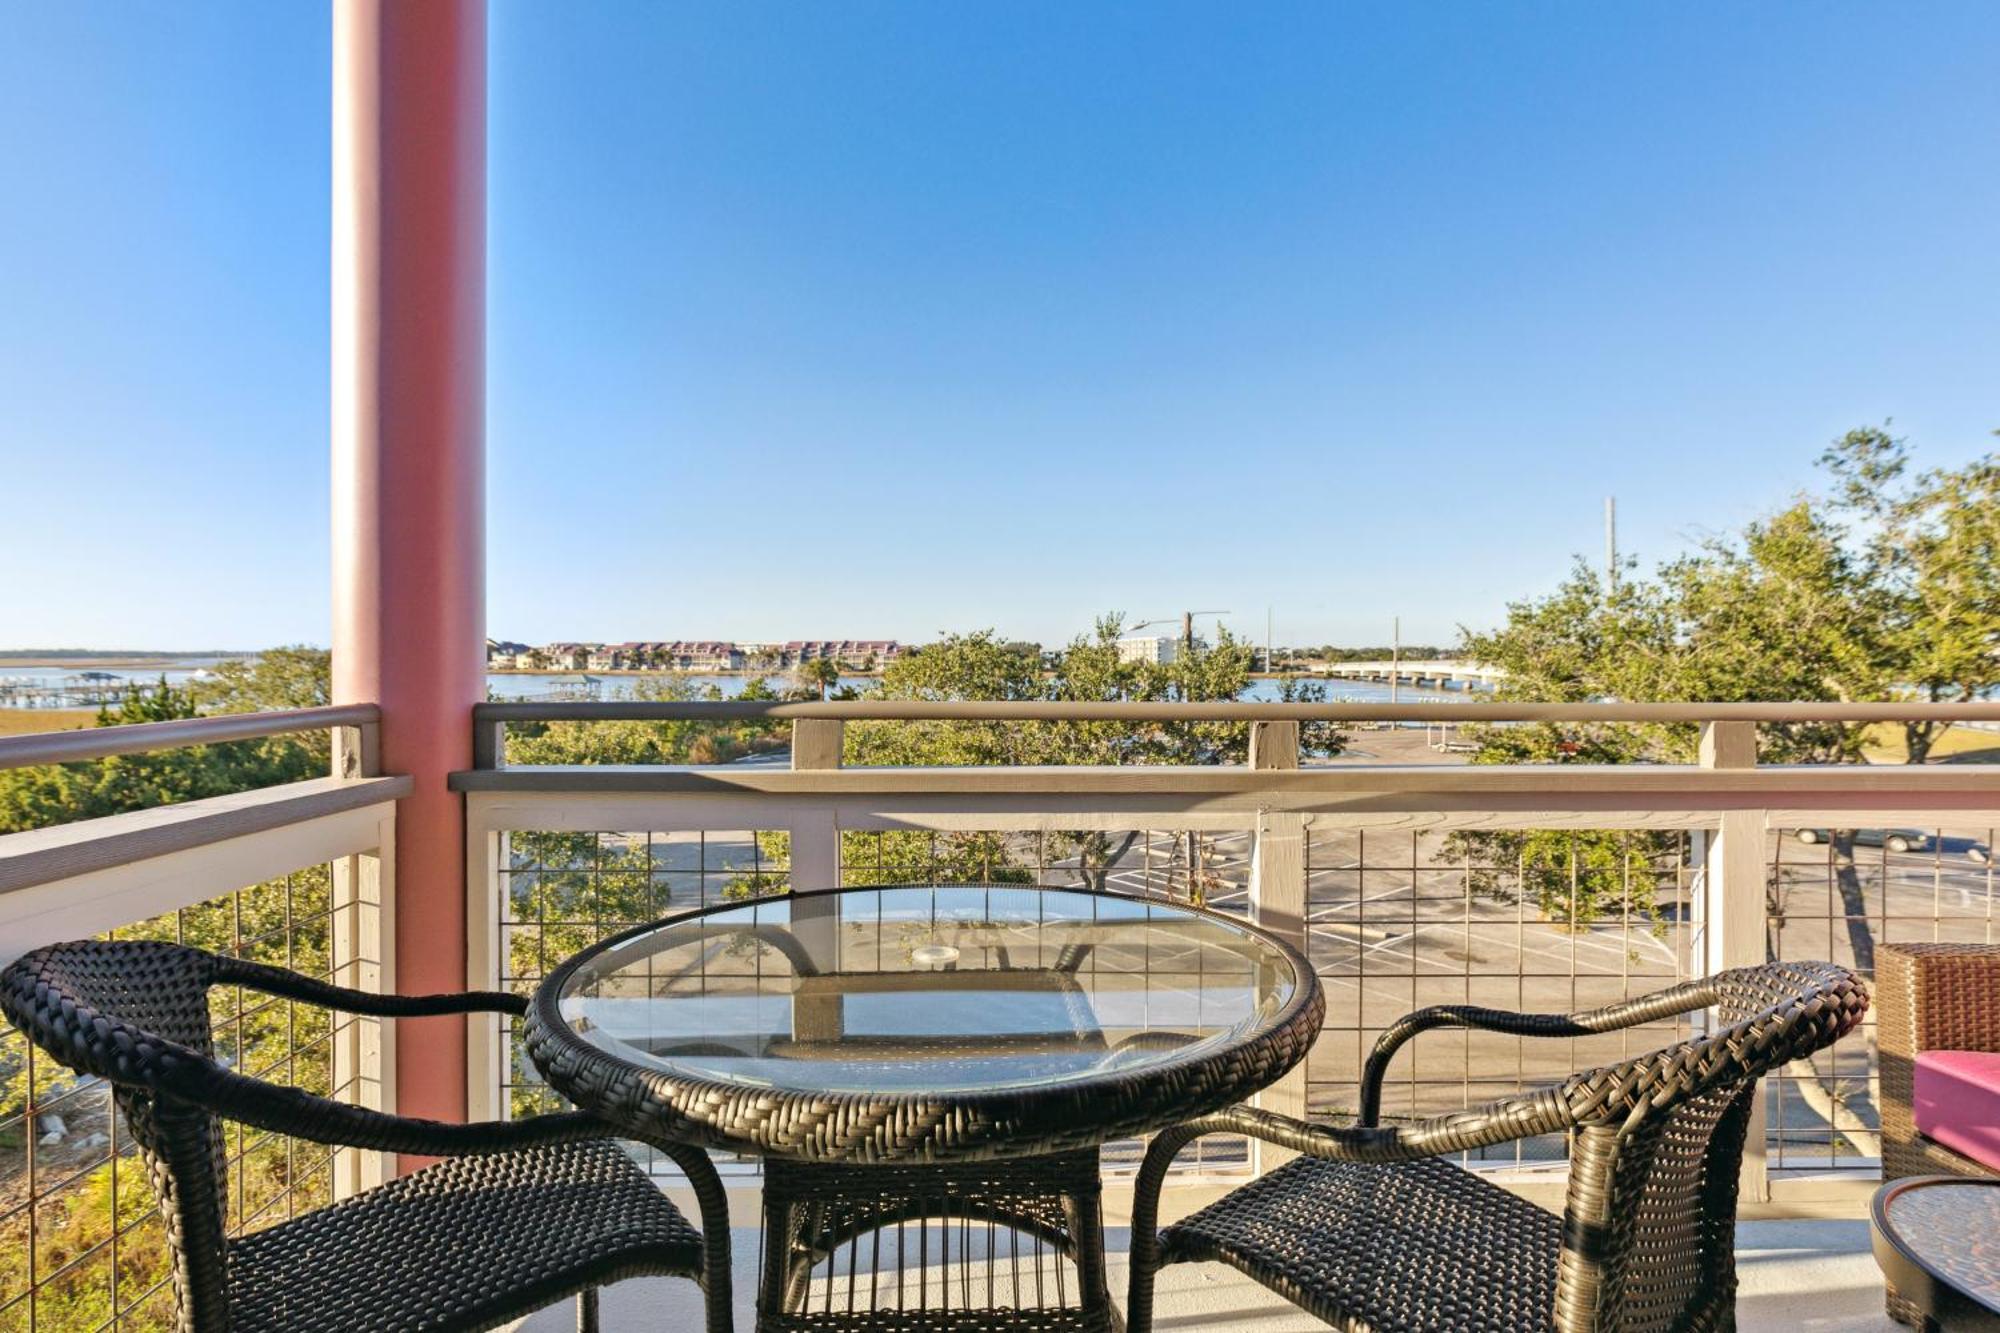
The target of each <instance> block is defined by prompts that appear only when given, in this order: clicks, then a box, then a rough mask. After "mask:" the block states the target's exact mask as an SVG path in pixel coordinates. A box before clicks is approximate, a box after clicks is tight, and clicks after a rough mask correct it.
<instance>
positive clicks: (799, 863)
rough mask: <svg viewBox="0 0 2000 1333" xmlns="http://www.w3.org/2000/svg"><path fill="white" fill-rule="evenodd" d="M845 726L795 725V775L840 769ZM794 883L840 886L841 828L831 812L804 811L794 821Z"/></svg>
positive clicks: (824, 722)
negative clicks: (812, 771) (810, 771)
mask: <svg viewBox="0 0 2000 1333" xmlns="http://www.w3.org/2000/svg"><path fill="white" fill-rule="evenodd" d="M844 730H845V729H844V727H843V726H842V724H841V723H840V721H839V720H838V719H833V720H828V719H825V718H799V719H798V720H796V721H794V722H793V723H792V769H793V771H795V772H804V771H808V770H824V769H831V768H839V767H840V750H841V745H842V743H843V740H844V735H843V733H844ZM791 835H792V869H791V883H792V887H793V888H795V889H832V888H838V887H839V885H840V827H839V824H838V823H837V822H836V821H835V819H834V817H833V812H832V811H831V810H816V809H806V810H801V811H800V812H799V814H798V817H797V818H796V819H794V820H793V822H792V827H791Z"/></svg>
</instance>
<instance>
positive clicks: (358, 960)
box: [329, 808, 396, 1198]
mask: <svg viewBox="0 0 2000 1333" xmlns="http://www.w3.org/2000/svg"><path fill="white" fill-rule="evenodd" d="M376 829H377V833H376V839H375V846H374V848H373V849H372V850H370V851H366V852H360V853H357V854H355V855H352V856H343V857H340V858H339V859H337V860H335V861H334V862H333V863H332V864H333V914H332V915H333V921H332V926H333V930H332V935H333V938H332V940H331V941H330V944H331V946H332V949H331V952H332V957H331V958H330V959H329V962H330V964H331V972H332V977H333V980H334V982H335V984H337V985H341V986H350V987H352V988H353V989H355V990H359V991H367V992H368V993H370V994H372V995H383V994H390V993H393V992H394V991H395V989H396V956H395V955H396V932H395V931H394V930H393V929H391V928H390V923H391V922H392V921H393V920H394V919H395V911H396V888H395V885H396V816H395V812H394V809H393V808H391V809H390V810H388V811H386V812H385V813H384V814H383V815H382V817H381V819H380V820H379V821H378V822H377V825H376ZM334 1021H335V1023H336V1025H337V1026H336V1028H335V1031H334V1042H333V1085H334V1087H336V1088H338V1089H340V1090H341V1095H342V1096H343V1097H344V1098H345V1099H346V1100H347V1101H350V1102H352V1103H354V1104H355V1105H356V1106H365V1107H367V1108H368V1109H369V1110H372V1111H386V1112H390V1113H392V1114H393V1113H394V1112H395V1110H396V1025H395V1023H394V1022H391V1021H388V1020H385V1019H381V1018H371V1017H368V1016H366V1015H363V1014H341V1015H337V1016H336V1018H335V1020H334ZM395 1174H396V1159H395V1156H394V1154H392V1153H385V1152H363V1151H350V1150H342V1151H341V1152H340V1153H337V1154H336V1155H335V1168H334V1177H333V1191H334V1197H335V1198H347V1197H349V1196H351V1195H354V1194H358V1193H360V1192H361V1191H362V1190H365V1189H371V1188H373V1187H374V1186H376V1185H380V1184H382V1183H383V1182H384V1181H387V1180H389V1179H391V1178H393V1177H394V1176H395Z"/></svg>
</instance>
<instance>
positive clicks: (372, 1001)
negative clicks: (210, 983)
mask: <svg viewBox="0 0 2000 1333" xmlns="http://www.w3.org/2000/svg"><path fill="white" fill-rule="evenodd" d="M210 958H211V959H212V960H213V967H214V972H213V979H214V981H215V982H216V983H218V984H222V985H233V986H248V987H250V988H251V989H252V990H260V991H263V992H264V993H266V994H267V995H278V996H282V997H284V998H285V999H288V1000H298V1001H301V1002H303V1003H306V1004H317V1005H324V1006H325V1007H327V1008H329V1009H339V1010H342V1011H343V1012H346V1013H350V1014H368V1015H371V1016H373V1017H377V1018H425V1017H429V1016H431V1015H433V1014H478V1013H501V1014H514V1015H517V1016H518V1015H522V1014H525V1013H527V1012H528V1000H527V997H526V996H523V995H509V994H507V993H505V992H503V991H459V992H455V993H453V994H448V995H377V994H373V993H371V992H368V991H360V990H354V989H352V988H350V987H347V986H336V985H334V984H333V983H332V982H328V981H316V980H314V979H313V978H311V977H305V976H300V975H299V974H298V973H297V972H293V971H289V970H288V969H286V968H282V967H270V966H267V965H266V964H263V963H253V962H249V961H247V960H245V959H241V958H229V957H226V956H224V955H222V954H211V955H210Z"/></svg>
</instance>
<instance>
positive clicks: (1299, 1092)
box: [1250, 722, 1308, 1171]
mask: <svg viewBox="0 0 2000 1333" xmlns="http://www.w3.org/2000/svg"><path fill="white" fill-rule="evenodd" d="M1298 766H1299V724H1298V723H1296V722H1253V723H1251V724H1250V767H1251V768H1253V769H1258V770H1274V769H1293V768H1297V767H1298ZM1250 912H1251V916H1252V918H1253V919H1254V920H1255V921H1256V922H1257V924H1258V925H1260V926H1262V927H1263V928H1264V929H1266V930H1268V931H1270V932H1271V933H1272V934H1274V935H1277V936H1278V937H1280V938H1281V939H1283V940H1285V941H1287V942H1288V943H1290V944H1291V945H1292V946H1293V947H1295V948H1296V949H1298V951H1299V952H1300V953H1307V952H1308V949H1307V941H1306V816H1304V815H1301V814H1297V813H1293V812H1291V811H1281V810H1272V809H1268V808H1259V810H1258V811H1257V845H1256V850H1255V852H1254V854H1253V856H1252V859H1251V863H1250ZM1257 1104H1258V1105H1259V1106H1261V1107H1264V1108H1265V1109H1267V1110H1271V1111H1275V1112H1277V1113H1278V1114H1280V1115H1289V1116H1298V1117H1303V1116H1304V1115H1305V1113H1306V1066H1305V1062H1303V1061H1301V1062H1300V1064H1299V1065H1298V1067H1297V1068H1295V1069H1293V1070H1292V1072H1291V1073H1289V1074H1287V1075H1285V1077H1283V1078H1282V1079H1279V1080H1278V1081H1277V1082H1276V1083H1273V1084H1272V1085H1271V1086H1270V1087H1268V1088H1266V1089H1264V1091H1263V1092H1262V1093H1260V1094H1259V1095H1258V1097H1257ZM1293 1155H1294V1154H1292V1153H1288V1152H1284V1151H1282V1150H1280V1149H1275V1148H1272V1147H1271V1146H1270V1145H1268V1144H1258V1145H1257V1169H1258V1170H1259V1171H1268V1170H1270V1169H1272V1168H1273V1167H1276V1166H1280V1165H1282V1164H1283V1163H1284V1162H1286V1161H1288V1160H1289V1159H1290V1158H1291V1157H1292V1156H1293Z"/></svg>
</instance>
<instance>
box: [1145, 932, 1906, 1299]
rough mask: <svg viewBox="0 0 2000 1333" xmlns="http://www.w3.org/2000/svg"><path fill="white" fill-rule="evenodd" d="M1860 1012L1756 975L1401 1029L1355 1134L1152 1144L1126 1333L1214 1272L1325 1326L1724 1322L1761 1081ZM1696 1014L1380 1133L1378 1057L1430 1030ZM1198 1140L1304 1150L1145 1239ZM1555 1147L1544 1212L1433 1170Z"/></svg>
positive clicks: (1781, 969)
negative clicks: (1552, 1081)
mask: <svg viewBox="0 0 2000 1333" xmlns="http://www.w3.org/2000/svg"><path fill="white" fill-rule="evenodd" d="M1867 1007H1868V995H1867V991H1866V989H1865V987H1864V986H1863V985H1862V983H1861V981H1860V980H1859V979H1858V978H1857V977H1855V976H1854V975H1853V974H1852V973H1850V972H1848V971H1846V970H1845V969H1843V968H1839V967H1836V966H1834V965H1833V964H1831V963H1771V964H1767V965H1766V966H1763V967H1753V968H1743V969H1739V970H1737V971H1733V972H1724V973H1720V974H1718V975H1716V976H1713V977H1708V978H1705V979H1703V980H1700V981H1692V982H1687V983H1685V984H1683V985H1679V986H1675V987H1672V988H1670V989H1668V990H1664V991H1660V992H1658V993H1656V994H1653V995H1648V996H1642V997H1640V998H1638V999H1635V1000H1630V1001H1627V1002H1625V1003H1623V1004H1617V1005H1612V1006H1610V1007H1608V1008H1604V1009H1598V1010H1593V1011H1591V1012H1589V1013H1583V1014H1575V1015H1548V1014H1511V1013H1505V1012H1502V1011H1498V1010H1490V1009H1474V1008H1460V1007H1446V1008H1437V1009H1426V1010H1422V1011H1419V1012H1417V1013H1414V1014H1411V1015H1409V1016H1408V1017H1406V1018H1404V1019H1403V1020H1402V1021H1401V1022H1399V1023H1398V1024H1396V1026H1394V1027H1393V1028H1391V1029H1390V1030H1389V1031H1388V1032H1386V1033H1384V1034H1383V1036H1382V1038H1381V1040H1380V1041H1379V1042H1378V1043H1377V1044H1376V1047H1375V1050H1374V1053H1373V1054H1372V1055H1371V1056H1370V1058H1369V1061H1368V1064H1367V1066H1366V1068H1365V1069H1364V1071H1363V1090H1362V1096H1361V1108H1360V1109H1361V1116H1360V1120H1361V1124H1360V1125H1359V1126H1357V1127H1352V1128H1334V1127H1328V1126H1322V1125H1313V1124H1307V1123H1304V1122H1301V1121H1296V1120H1290V1119H1287V1118H1285V1117H1282V1116H1277V1115H1273V1114H1271V1113H1269V1112H1265V1111H1258V1110H1255V1109H1252V1108H1249V1107H1233V1108H1231V1109H1229V1110H1227V1111H1222V1112H1220V1113H1218V1114H1215V1115H1210V1116H1204V1117H1202V1118H1201V1119H1199V1120H1195V1121H1193V1122H1191V1123H1189V1124H1186V1125H1183V1126H1180V1127H1178V1128H1176V1129H1172V1130H1168V1131H1166V1132H1164V1133H1162V1134H1160V1135H1158V1136H1157V1137H1156V1138H1155V1139H1154V1140H1153V1143H1152V1146H1151V1147H1150V1148H1149V1149H1148V1151H1147V1153H1146V1158H1145V1162H1144V1163H1143V1165H1142V1166H1141V1167H1140V1171H1139V1178H1138V1182H1137V1187H1136V1191H1135V1196H1134V1200H1133V1207H1132V1286H1131V1298H1130V1302H1129V1308H1128V1310H1127V1321H1128V1322H1127V1327H1128V1328H1129V1329H1130V1331H1131V1333H1147V1331H1148V1330H1149V1329H1150V1328H1151V1327H1152V1314H1153V1283H1154V1278H1155V1275H1156V1273H1157V1271H1158V1269H1159V1268H1160V1266H1161V1265H1163V1264H1169V1263H1178V1262H1183V1261H1190V1260H1216V1261H1220V1262H1222V1263H1226V1264H1229V1265H1230V1266H1232V1267H1234V1268H1236V1269H1238V1270H1240V1271H1241V1272H1243V1273H1245V1274H1247V1275H1248V1276H1250V1277H1252V1278H1255V1279H1256V1280H1257V1281H1259V1282H1261V1283H1263V1284H1264V1285H1265V1286H1267V1287H1269V1288H1271V1289H1272V1290H1274V1291H1276V1292H1278V1293H1279V1294H1280V1295H1282V1296H1284V1297H1286V1298H1287V1299H1289V1300H1291V1301H1292V1302H1293V1303H1294V1304H1296V1305H1299V1306H1301V1307H1302V1308H1304V1309H1305V1310H1306V1311H1308V1312H1309V1313H1311V1314H1313V1315H1315V1316H1317V1317H1318V1318H1321V1319H1324V1320H1326V1321H1327V1322H1328V1323H1330V1324H1333V1325H1334V1326H1335V1327H1337V1328H1342V1329H1351V1330H1363V1329H1365V1330H1374V1331H1376V1333H1386V1331H1387V1330H1404V1331H1406V1333H1502V1331H1503V1330H1504V1331H1505V1333H1516V1331H1517V1330H1537V1331H1538V1333H1539V1331H1541V1330H1558V1331H1559V1333H1584V1330H1589V1331H1590V1333H1611V1331H1612V1330H1618V1331H1619V1333H1637V1331H1639V1330H1646V1331H1648V1333H1650V1331H1651V1330H1662V1331H1665V1330H1706V1329H1726V1328H1729V1327H1732V1326H1733V1323H1734V1311H1735V1297H1736V1256H1735V1224H1736V1188H1737V1175H1738V1171H1739V1169H1740V1167H1741V1162H1742V1156H1743V1142H1744V1133H1745V1130H1746V1128H1747V1126H1748V1121H1749V1115H1750V1109H1751V1106H1752V1104H1753V1103H1752V1095H1753V1094H1754V1092H1755V1090H1756V1086H1757V1080H1758V1078H1759V1077H1760V1076H1761V1075H1762V1074H1763V1073H1764V1072H1765V1071H1766V1070H1769V1069H1771V1068H1772V1067H1774V1066H1777V1065H1781V1064H1783V1063H1785V1062H1786V1061H1788V1060H1795V1059H1799V1058H1802V1057H1804V1056H1807V1055H1810V1054H1811V1053H1812V1052H1814V1051H1817V1050H1820V1049H1822V1048H1824V1047H1825V1046H1827V1045H1829V1044H1831V1043H1832V1042H1833V1041H1834V1040H1835V1039H1837V1038H1839V1037H1841V1036H1843V1035H1845V1034H1846V1033H1848V1032H1849V1031H1851V1030H1852V1029H1853V1028H1854V1026H1855V1024H1856V1023H1857V1022H1859V1021H1860V1018H1861V1015H1862V1014H1863V1013H1864V1012H1865V1011H1866V1010H1867ZM1697 1009H1714V1010H1715V1011H1716V1016H1715V1019H1714V1020H1713V1023H1712V1026H1711V1028H1710V1031H1709V1033H1708V1034H1707V1035H1705V1036H1700V1037H1696V1038H1694V1039H1691V1040H1687V1041H1683V1042H1680V1043H1678V1044H1677V1045H1674V1046H1670V1047H1667V1048H1666V1049H1664V1050H1659V1051H1654V1052H1652V1053H1651V1054H1648V1055H1643V1056H1640V1057H1638V1058H1637V1059H1634V1060H1629V1061H1626V1062H1625V1063H1623V1064H1619V1065H1613V1066H1608V1067H1606V1068H1602V1069H1594V1070H1591V1071H1589V1072H1587V1073H1581V1074H1576V1075H1573V1076H1572V1077H1570V1078H1569V1080H1568V1081H1566V1082H1564V1083H1562V1084H1560V1085H1559V1086H1556V1087H1552V1088H1548V1089H1545V1090H1543V1091H1540V1092H1535V1093H1530V1094H1526V1095H1522V1096H1519V1097H1514V1098H1509V1099H1506V1100H1503V1101H1498V1102H1494V1103H1490V1104H1488V1105H1486V1106H1484V1107H1480V1108H1478V1109H1475V1110H1470V1111H1465V1112H1462V1113H1459V1114H1453V1115H1446V1116H1440V1117H1437V1118H1436V1119H1432V1120H1425V1121H1422V1122H1419V1123H1415V1124H1408V1125H1400V1126H1390V1127H1383V1126H1379V1125H1377V1124H1376V1123H1375V1121H1376V1116H1377V1112H1378V1110H1379V1108H1380V1104H1381V1085H1382V1077H1383V1074H1384V1072H1385V1070H1386V1069H1387V1068H1388V1064H1389V1061H1390V1058H1391V1057H1392V1056H1393V1055H1394V1054H1395V1052H1396V1050H1397V1049H1398V1048H1399V1047H1400V1046H1401V1045H1402V1044H1403V1043H1404V1042H1406V1041H1408V1040H1409V1039H1410V1038H1411V1037H1413V1036H1415V1035H1416V1034H1417V1033H1419V1032H1422V1031H1424V1030H1426V1029H1428V1028H1434V1027H1467V1028H1477V1029H1480V1030H1483V1031H1488V1032H1503V1033H1510V1034H1515V1035H1519V1036H1529V1037H1576V1036H1584V1035H1587V1034H1590V1033H1598V1032H1609V1031H1614V1030H1616V1029H1619V1028H1626V1027H1632V1026H1634V1025H1636V1024H1640V1023H1647V1022H1657V1021H1659V1020H1661V1019H1664V1018H1668V1017H1671V1016H1673V1015H1676V1014H1683V1013H1689V1012H1692V1011H1694V1010H1697ZM1215 1133H1233V1134H1249V1135H1251V1136H1253V1137H1255V1138H1258V1139H1262V1140H1264V1141H1266V1142H1269V1143H1274V1144H1277V1145H1279V1146H1281V1147H1284V1148H1290V1149H1293V1150H1295V1151H1297V1152H1300V1153H1302V1154H1305V1155H1304V1156H1302V1157H1300V1158H1298V1159H1297V1160H1295V1161H1292V1162H1289V1163H1287V1164H1285V1165H1284V1166H1281V1167H1279V1168H1278V1169H1277V1170H1275V1171H1272V1172H1271V1173H1270V1174H1268V1175H1266V1176H1264V1177H1262V1178H1260V1179H1258V1180H1257V1181H1255V1182H1253V1183H1251V1184H1249V1185H1247V1186H1244V1187H1243V1188H1241V1189H1238V1190H1236V1191H1234V1192H1232V1193H1231V1194H1229V1195H1228V1196H1226V1197H1225V1198H1223V1199H1222V1200H1220V1201H1219V1202H1217V1203H1215V1204H1212V1205H1210V1206H1209V1207H1207V1208H1204V1209H1202V1210H1201V1211H1199V1212H1197V1213H1195V1214H1194V1215H1193V1216H1191V1217H1189V1218H1187V1219H1186V1220H1185V1221H1183V1222H1181V1223H1180V1224H1179V1225H1177V1226H1173V1227H1170V1228H1168V1229H1166V1230H1165V1231H1161V1230H1158V1229H1157V1226H1156V1224H1157V1222H1158V1218H1159V1200H1160V1187H1161V1184H1162V1182H1163V1180H1164V1179H1165V1176H1166V1173H1167V1168H1168V1167H1169V1166H1170V1165H1171V1164H1172V1162H1173V1159H1174V1155H1175V1154H1176V1153H1178V1152H1179V1151H1180V1149H1181V1148H1182V1147H1183V1146H1185V1145H1186V1144H1187V1143H1189V1142H1190V1141H1191V1140H1193V1139H1195V1138H1198V1137H1200V1136H1201V1135H1203V1134H1215ZM1554 1133H1565V1134H1567V1135H1568V1136H1569V1142H1570V1171H1569V1195H1568V1203H1567V1206H1566V1207H1565V1209H1564V1211H1563V1215H1562V1216H1561V1217H1557V1216H1554V1215H1553V1214H1550V1213H1548V1212H1545V1211H1543V1210H1542V1209H1540V1208H1537V1207H1535V1206H1534V1205H1532V1204H1530V1203H1527V1202H1526V1201H1524V1200H1522V1199H1520V1198H1519V1197H1517V1196H1515V1195H1513V1194H1510V1193H1508V1192H1507V1191H1505V1190H1503V1189H1501V1188H1499V1187H1498V1186H1496V1185H1493V1184H1490V1183H1488V1182H1486V1181H1483V1180H1481V1179H1480V1178H1479V1177H1478V1176H1477V1175H1475V1174H1473V1173H1472V1172H1469V1171H1466V1170H1463V1169H1461V1168H1459V1167H1457V1166H1454V1165H1452V1164H1450V1163H1447V1162H1444V1161H1440V1160H1439V1158H1440V1157H1442V1156H1444V1155H1447V1154H1452V1153H1458V1152H1464V1151H1468V1150H1472V1149H1477V1148H1483V1147H1487V1146H1490V1145H1495V1144H1500V1143H1505V1142H1510V1141H1513V1140H1517V1139H1522V1138H1528V1137H1531V1136H1535V1135H1542V1134H1554Z"/></svg>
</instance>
